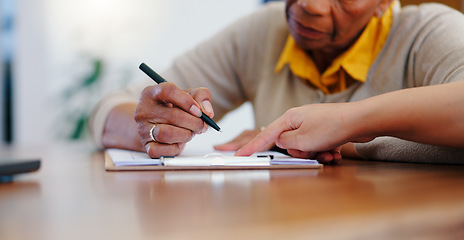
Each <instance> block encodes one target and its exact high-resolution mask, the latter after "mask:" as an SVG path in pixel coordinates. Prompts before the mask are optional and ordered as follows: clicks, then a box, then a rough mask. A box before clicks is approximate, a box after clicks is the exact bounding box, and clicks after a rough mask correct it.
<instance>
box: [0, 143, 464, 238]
mask: <svg viewBox="0 0 464 240" xmlns="http://www.w3.org/2000/svg"><path fill="white" fill-rule="evenodd" d="M0 150H2V151H1V152H0V153H1V156H15V157H32V156H40V157H41V158H42V167H41V169H40V171H39V172H37V173H32V174H27V175H21V176H19V177H17V178H16V179H15V181H14V182H13V183H8V184H0V239H2V240H10V239H11V240H15V239H47V240H49V239H51V240H54V239H309V238H311V239H463V237H464V166H448V165H426V164H405V163H391V162H370V161H353V160H345V161H343V163H342V164H340V165H338V166H324V168H323V169H320V170H271V171H268V170H259V171H237V170H231V171H168V172H153V171H151V172H150V171H146V172H106V171H105V170H104V167H103V164H104V160H103V153H102V152H98V151H94V150H92V149H91V148H88V147H69V146H68V147H53V148H50V149H48V150H47V149H38V150H30V149H28V150H25V148H17V147H3V148H0Z"/></svg>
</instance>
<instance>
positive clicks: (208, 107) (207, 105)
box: [201, 100, 213, 114]
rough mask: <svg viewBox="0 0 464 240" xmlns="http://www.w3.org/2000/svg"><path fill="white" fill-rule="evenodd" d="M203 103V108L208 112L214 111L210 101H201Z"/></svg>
mask: <svg viewBox="0 0 464 240" xmlns="http://www.w3.org/2000/svg"><path fill="white" fill-rule="evenodd" d="M201 105H203V108H204V109H205V111H206V112H207V113H209V114H212V113H213V106H212V105H211V102H210V101H208V100H205V101H203V102H201Z"/></svg>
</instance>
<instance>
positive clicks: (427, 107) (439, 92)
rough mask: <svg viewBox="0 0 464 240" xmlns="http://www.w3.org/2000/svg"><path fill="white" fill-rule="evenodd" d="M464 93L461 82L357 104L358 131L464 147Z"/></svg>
mask: <svg viewBox="0 0 464 240" xmlns="http://www.w3.org/2000/svg"><path fill="white" fill-rule="evenodd" d="M463 92H464V82H458V83H451V84H444V85H434V86H427V87H421V88H411V89H404V90H401V91H396V92H391V93H387V94H383V95H380V96H376V97H372V98H369V99H366V100H363V101H361V102H358V103H354V104H356V105H353V106H355V107H354V108H353V109H354V111H352V113H354V114H357V120H356V121H357V124H355V125H356V126H357V127H356V128H355V129H356V130H355V131H357V134H358V135H359V136H371V137H377V136H393V137H398V138H401V139H405V140H410V141H415V142H420V143H426V144H433V145H444V146H452V147H464V94H463ZM360 123H362V124H360Z"/></svg>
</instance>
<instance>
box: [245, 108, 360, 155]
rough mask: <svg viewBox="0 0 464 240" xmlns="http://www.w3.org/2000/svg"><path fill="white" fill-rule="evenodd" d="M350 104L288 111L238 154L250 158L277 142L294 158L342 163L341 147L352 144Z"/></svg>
mask: <svg viewBox="0 0 464 240" xmlns="http://www.w3.org/2000/svg"><path fill="white" fill-rule="evenodd" d="M349 110H350V109H349V104H346V103H336V104H311V105H305V106H302V107H298V108H292V109H290V110H288V111H287V112H286V113H285V114H284V115H282V116H281V117H280V118H278V119H277V120H275V121H274V122H272V123H271V124H270V125H269V126H268V127H267V128H266V129H265V130H264V131H262V132H261V133H260V134H259V135H258V136H256V137H255V138H254V139H253V140H252V141H251V142H249V143H248V144H246V145H245V146H243V147H242V148H241V149H239V150H238V151H237V153H236V155H237V156H247V155H250V154H253V153H254V152H257V151H261V150H262V148H264V147H265V146H267V145H268V144H270V143H272V142H274V141H275V143H276V145H277V146H278V147H280V148H284V149H287V150H288V152H289V153H290V154H291V155H293V156H295V157H304V158H317V159H318V160H319V161H322V162H326V163H327V162H338V161H340V160H341V155H340V152H339V149H340V146H341V145H343V144H345V143H347V142H349V140H348V138H347V136H350V135H351V133H350V132H349V131H350V129H349V128H348V127H347V123H346V119H344V116H345V115H346V113H347V111H349Z"/></svg>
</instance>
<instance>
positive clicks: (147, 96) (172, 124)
mask: <svg viewBox="0 0 464 240" xmlns="http://www.w3.org/2000/svg"><path fill="white" fill-rule="evenodd" d="M202 111H203V112H204V113H205V114H206V115H208V116H209V117H213V116H214V112H213V108H212V106H211V94H210V92H209V90H208V89H206V88H197V89H193V90H185V91H182V90H181V89H179V88H178V87H176V86H175V85H174V84H172V83H161V84H158V85H155V86H150V87H147V88H145V89H144V90H143V92H142V96H141V98H140V102H139V104H138V105H137V107H136V109H135V114H134V117H135V120H136V122H137V128H138V132H139V135H140V140H141V142H142V145H143V146H144V148H145V151H146V152H147V153H148V155H150V157H152V158H158V157H160V156H162V155H166V156H174V155H177V154H179V153H180V152H181V151H182V149H183V147H184V146H185V143H186V142H188V141H190V140H191V139H192V138H193V137H194V136H195V134H200V133H204V132H206V130H207V125H206V124H205V123H204V122H203V121H202V120H201V119H200V118H199V117H200V116H201V113H202ZM150 132H152V135H153V138H154V139H152V137H151V135H150Z"/></svg>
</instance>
